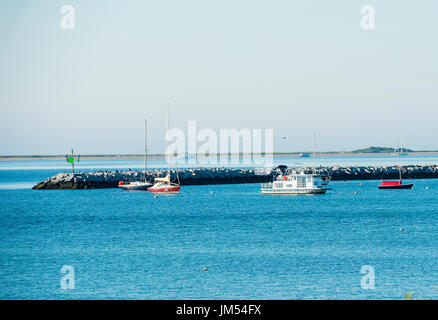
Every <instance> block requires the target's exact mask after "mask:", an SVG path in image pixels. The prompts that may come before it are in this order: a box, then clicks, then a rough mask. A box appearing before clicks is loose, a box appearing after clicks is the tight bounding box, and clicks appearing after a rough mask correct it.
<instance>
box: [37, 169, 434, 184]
mask: <svg viewBox="0 0 438 320" xmlns="http://www.w3.org/2000/svg"><path fill="white" fill-rule="evenodd" d="M311 170H312V169H311V168H290V169H287V171H288V172H292V171H295V172H301V171H304V172H311ZM317 172H318V173H319V174H321V175H323V176H327V177H328V179H330V180H333V181H337V180H341V181H342V180H380V179H397V178H398V174H399V173H398V167H397V166H389V167H375V166H351V167H350V166H349V167H339V166H334V167H319V168H317ZM281 173H282V172H281V170H280V169H237V168H188V169H181V170H178V175H179V178H180V181H181V185H207V184H238V183H261V182H270V181H272V180H273V179H274V178H276V177H277V176H278V175H280V174H281ZM165 174H166V171H165V170H149V171H147V173H146V179H147V180H149V181H151V180H153V178H155V177H162V176H164V175H165ZM402 174H403V179H429V178H438V166H436V165H412V166H404V167H402ZM175 175H176V173H175V171H172V172H171V176H172V178H174V177H175ZM143 177H144V172H143V171H117V170H116V171H96V172H82V173H75V174H74V175H73V174H72V173H60V174H57V175H55V176H53V177H50V178H48V179H46V180H45V181H43V182H40V183H38V184H37V185H36V186H34V187H33V189H97V188H116V187H117V185H118V183H119V181H123V182H125V183H126V182H130V181H138V180H141V179H143Z"/></svg>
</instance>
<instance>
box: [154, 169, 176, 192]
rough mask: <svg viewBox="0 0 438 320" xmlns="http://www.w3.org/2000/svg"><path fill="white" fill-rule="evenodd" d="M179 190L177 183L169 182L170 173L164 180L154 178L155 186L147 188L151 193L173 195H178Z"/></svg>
mask: <svg viewBox="0 0 438 320" xmlns="http://www.w3.org/2000/svg"><path fill="white" fill-rule="evenodd" d="M180 188H181V186H180V184H179V183H174V182H171V181H170V173H169V174H168V175H167V176H166V177H164V178H155V184H154V185H153V186H152V187H149V188H148V191H149V192H152V193H165V194H173V193H178V192H179V189H180Z"/></svg>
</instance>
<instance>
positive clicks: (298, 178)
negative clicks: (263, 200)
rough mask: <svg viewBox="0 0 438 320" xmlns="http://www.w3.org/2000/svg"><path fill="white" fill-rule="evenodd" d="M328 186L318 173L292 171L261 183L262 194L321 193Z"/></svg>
mask: <svg viewBox="0 0 438 320" xmlns="http://www.w3.org/2000/svg"><path fill="white" fill-rule="evenodd" d="M327 190H329V189H328V188H326V187H325V186H324V185H323V180H322V178H321V176H320V175H318V174H313V173H312V174H306V173H293V174H288V175H285V176H279V177H278V178H277V180H274V181H273V182H270V183H265V184H262V188H261V192H262V194H323V193H326V192H327Z"/></svg>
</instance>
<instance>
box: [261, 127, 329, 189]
mask: <svg viewBox="0 0 438 320" xmlns="http://www.w3.org/2000/svg"><path fill="white" fill-rule="evenodd" d="M313 149H314V150H313V156H314V161H315V165H314V169H313V173H310V174H309V173H304V172H300V173H290V174H288V173H287V171H284V172H282V174H281V175H279V176H278V177H277V179H276V180H274V181H273V182H270V183H264V184H262V186H261V193H262V194H324V193H326V192H327V190H329V188H327V187H326V186H327V183H328V181H323V180H322V176H321V175H319V174H316V173H315V172H316V151H315V135H313Z"/></svg>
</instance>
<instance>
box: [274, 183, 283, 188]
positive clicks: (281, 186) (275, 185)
mask: <svg viewBox="0 0 438 320" xmlns="http://www.w3.org/2000/svg"><path fill="white" fill-rule="evenodd" d="M274 187H275V188H283V184H282V183H274Z"/></svg>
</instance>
